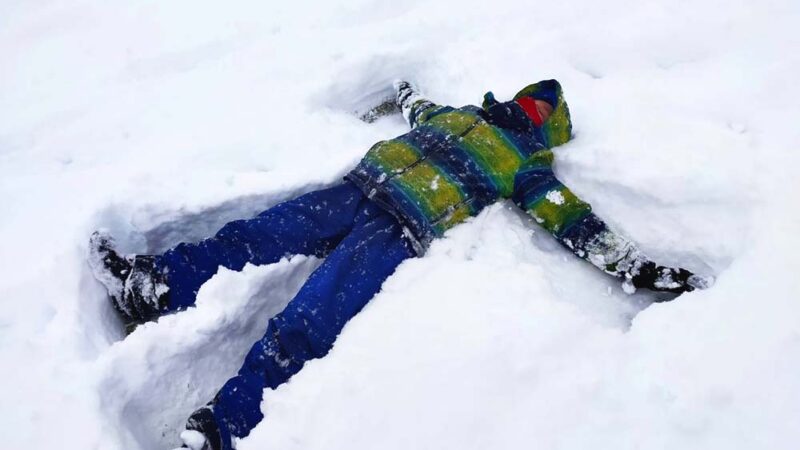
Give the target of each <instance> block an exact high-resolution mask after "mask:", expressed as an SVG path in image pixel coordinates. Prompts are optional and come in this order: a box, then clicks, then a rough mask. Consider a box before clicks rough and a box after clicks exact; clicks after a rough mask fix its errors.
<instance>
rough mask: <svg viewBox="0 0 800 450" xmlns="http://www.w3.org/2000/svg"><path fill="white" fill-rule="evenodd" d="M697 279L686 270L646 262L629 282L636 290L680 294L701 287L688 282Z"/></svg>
mask: <svg viewBox="0 0 800 450" xmlns="http://www.w3.org/2000/svg"><path fill="white" fill-rule="evenodd" d="M697 278H699V277H697V276H696V275H694V274H693V273H692V272H689V271H688V270H686V269H680V268H677V269H674V268H672V267H664V266H657V265H656V264H655V263H654V262H652V261H647V262H645V263H643V264H641V265H640V266H639V267H638V271H637V273H636V274H635V275H633V277H632V278H631V282H632V283H633V285H634V286H635V287H636V288H645V289H650V290H652V291H663V292H673V293H675V294H681V293H684V292H690V291H693V290H694V288H695V287H701V286H696V285H695V283H691V282H689V280H690V279H697Z"/></svg>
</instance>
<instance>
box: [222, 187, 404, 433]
mask: <svg viewBox="0 0 800 450" xmlns="http://www.w3.org/2000/svg"><path fill="white" fill-rule="evenodd" d="M414 255H415V253H414V251H413V250H412V247H411V245H410V243H409V242H408V241H407V240H406V238H405V237H404V236H403V231H402V227H401V226H400V224H399V223H398V222H397V220H396V219H395V218H394V217H392V216H391V215H389V214H388V213H386V212H385V211H383V210H382V209H381V208H379V207H378V206H376V205H375V204H373V203H372V202H368V203H367V205H366V206H365V207H364V208H362V209H361V211H359V216H358V218H357V219H356V225H355V226H354V228H353V230H352V231H351V233H350V234H349V235H348V236H347V237H345V238H344V240H343V241H342V242H341V243H340V244H339V246H338V247H336V249H335V250H334V251H333V252H332V253H331V254H330V255H329V256H328V257H327V259H326V260H325V262H324V263H323V264H322V265H321V266H320V267H319V268H317V270H316V271H315V272H314V273H313V274H312V275H311V276H310V277H309V279H308V281H307V282H306V283H305V285H303V287H302V288H301V289H300V291H299V292H298V293H297V295H296V296H295V297H294V299H292V301H291V302H289V304H288V305H287V307H286V309H285V310H284V311H283V312H281V313H280V314H278V315H276V316H275V317H273V318H272V319H271V320H270V321H269V323H268V326H267V332H266V334H265V335H264V337H263V338H262V339H261V340H259V341H258V342H256V343H255V344H254V345H253V347H252V349H251V350H250V352H249V353H248V355H247V357H246V358H245V361H244V364H243V365H242V368H241V369H240V370H239V373H238V374H237V375H236V376H235V377H233V378H231V379H230V380H228V382H226V383H225V385H224V386H223V387H222V389H221V390H220V391H219V393H218V394H217V396H216V397H215V399H214V401H213V402H212V403H213V413H214V416H215V419H216V421H217V424H218V425H219V426H220V429H222V430H224V432H228V431H229V432H230V433H232V434H233V435H234V436H237V437H244V436H247V435H248V434H249V433H250V430H252V429H253V427H255V426H256V424H258V422H260V421H261V419H262V418H263V415H262V413H261V408H260V405H261V400H262V395H263V391H264V388H266V387H269V388H275V387H277V386H278V385H280V384H282V383H284V382H285V381H286V380H288V379H289V377H291V376H292V375H294V374H295V373H297V372H298V371H299V370H300V369H301V368H302V367H303V364H304V363H305V362H306V361H308V360H310V359H314V358H320V357H322V356H324V355H325V354H327V353H328V351H329V350H330V348H331V347H332V346H333V343H334V341H335V339H336V337H337V336H338V334H339V332H340V331H341V330H342V327H344V325H345V323H346V322H347V321H348V320H349V319H350V318H351V317H353V316H354V315H355V314H356V313H358V312H359V311H360V310H361V309H362V308H363V307H364V305H366V304H367V302H369V300H370V299H371V298H372V297H373V296H374V295H375V294H376V293H377V292H378V291H379V290H380V287H381V285H382V284H383V282H384V281H385V280H386V278H388V277H389V275H391V274H392V273H393V272H394V270H395V268H397V266H398V265H399V264H400V263H401V262H402V261H403V260H405V259H407V258H410V257H412V256H414Z"/></svg>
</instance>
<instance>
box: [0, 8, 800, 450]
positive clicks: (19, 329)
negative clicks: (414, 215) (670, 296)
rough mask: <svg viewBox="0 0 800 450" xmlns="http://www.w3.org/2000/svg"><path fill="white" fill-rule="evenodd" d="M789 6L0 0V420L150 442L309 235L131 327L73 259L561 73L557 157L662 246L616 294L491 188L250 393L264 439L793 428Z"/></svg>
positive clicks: (234, 205)
mask: <svg viewBox="0 0 800 450" xmlns="http://www.w3.org/2000/svg"><path fill="white" fill-rule="evenodd" d="M799 21H800V4H799V3H798V2H796V1H792V0H770V1H765V2H758V3H756V2H723V1H720V0H696V1H692V2H684V1H669V2H667V1H663V2H662V1H653V2H634V1H629V0H609V1H605V2H595V1H589V0H579V1H574V2H539V1H536V2H525V3H523V2H518V1H511V0H497V1H492V2H485V1H473V0H466V1H459V2H455V1H452V0H447V1H441V2H421V1H417V0H412V1H409V2H404V3H403V5H402V7H398V4H396V3H395V2H381V1H377V0H355V1H351V2H338V1H331V2H317V3H315V4H314V5H313V8H311V7H309V6H308V5H307V4H304V3H298V2H294V3H292V2H288V3H287V2H283V3H280V4H278V3H264V2H256V1H252V0H251V1H236V2H228V3H225V4H224V5H222V4H220V3H218V2H203V1H200V2H197V1H191V2H190V1H187V0H176V1H172V2H145V1H142V0H131V1H128V2H124V3H119V2H113V3H112V2H99V1H95V2H89V1H79V2H66V1H63V0H46V1H33V2H4V3H3V5H2V6H0V62H1V63H2V67H3V70H2V71H0V235H2V236H3V238H2V245H0V252H2V254H0V256H2V257H0V274H2V275H0V299H1V300H2V308H0V364H2V367H1V369H2V370H0V381H1V382H2V383H0V386H2V389H3V391H2V397H3V401H2V402H0V419H2V420H0V434H2V436H3V448H9V449H23V448H24V449H44V448H49V449H60V450H85V449H104V450H117V449H120V450H122V449H124V450H139V449H148V450H150V449H158V448H164V449H169V448H172V447H174V446H176V445H177V444H178V443H179V436H178V435H179V433H180V432H181V431H182V426H183V423H184V421H185V420H186V418H187V417H188V415H189V414H190V413H191V411H192V410H193V409H194V408H196V407H198V406H200V405H202V404H204V403H205V402H206V401H208V400H209V399H210V398H211V396H212V395H213V394H214V392H215V391H216V390H217V389H218V388H219V387H220V386H221V385H222V383H223V382H224V381H225V380H226V379H227V378H228V377H229V376H230V375H232V374H233V373H234V372H235V371H236V370H237V368H238V366H239V364H240V362H241V360H242V358H243V356H244V354H245V352H246V351H247V350H248V349H249V347H250V345H251V343H252V342H253V341H254V340H255V339H257V338H258V337H260V336H261V334H262V333H263V330H264V327H265V325H266V321H267V319H268V317H270V316H271V315H272V314H274V313H275V312H276V311H278V310H279V309H280V308H281V307H282V305H283V304H284V303H285V302H286V301H288V300H289V299H290V298H291V296H292V294H293V293H294V292H295V291H296V289H297V288H298V287H299V285H300V284H301V283H302V282H303V280H304V279H305V277H306V276H307V275H308V274H309V273H310V272H311V271H312V270H313V268H314V267H315V266H316V264H317V263H318V261H316V260H314V259H310V258H305V257H296V258H293V259H291V260H286V261H282V262H280V263H277V264H274V265H271V266H266V267H252V266H248V267H246V268H245V270H244V271H242V272H241V273H234V272H230V271H226V270H221V271H220V272H219V274H218V275H217V276H216V277H214V278H213V279H212V280H210V281H209V282H208V283H207V284H206V285H205V286H204V287H203V288H202V289H201V291H200V293H199V297H198V307H197V308H192V309H190V310H187V311H185V312H182V313H180V314H176V315H172V316H167V317H163V318H161V319H160V320H159V321H158V322H157V323H150V324H147V325H144V326H141V327H139V328H137V329H136V331H134V332H133V333H132V334H131V335H130V336H128V337H127V338H125V339H123V330H122V325H121V323H120V322H119V320H118V319H117V318H116V316H115V315H114V314H115V313H114V311H113V310H112V308H111V305H110V304H109V302H108V299H107V297H106V293H105V289H104V288H103V286H102V285H101V284H100V283H99V282H97V281H96V280H95V279H94V277H93V276H92V274H91V272H90V269H89V266H88V264H87V263H86V252H87V239H88V237H89V235H90V233H91V232H92V231H93V230H95V229H98V228H100V227H105V228H108V229H109V231H110V232H111V233H112V234H113V235H114V236H115V237H116V238H117V240H118V243H119V246H120V247H121V250H123V251H124V252H129V253H146V252H158V251H163V250H164V249H166V248H169V247H170V246H172V245H175V244H176V243H178V242H181V241H196V240H198V239H201V238H203V237H205V236H208V235H210V234H212V233H213V232H214V231H216V229H217V228H219V227H220V226H221V225H222V224H223V223H225V222H226V221H228V220H232V219H235V218H241V217H248V216H252V215H253V214H255V213H257V212H259V211H261V210H263V209H265V208H267V207H269V206H270V205H273V204H275V203H276V202H279V201H281V200H283V199H287V198H290V197H292V196H294V195H297V194H299V193H302V192H307V191H309V190H312V189H315V188H318V187H321V186H326V185H330V184H332V183H335V182H337V180H339V178H340V177H341V176H342V175H343V174H344V173H346V172H347V170H348V169H350V168H351V167H352V166H353V165H354V164H355V163H356V162H357V161H358V159H359V158H360V157H361V155H363V154H364V152H365V151H366V150H367V149H368V148H369V147H370V146H371V145H372V144H373V143H375V142H377V141H379V140H382V139H387V138H391V137H393V136H396V135H398V134H400V133H403V132H404V131H405V130H406V129H407V125H406V124H405V123H404V121H403V119H402V117H400V115H392V116H388V117H384V118H382V119H379V120H377V121H375V122H374V123H372V124H366V123H364V122H362V121H360V120H358V114H355V113H354V112H363V111H368V110H369V109H370V108H371V107H372V106H374V104H371V103H370V102H371V101H373V100H374V99H382V98H385V95H386V88H387V87H388V86H391V82H392V80H393V79H396V78H402V79H410V80H413V81H415V82H416V84H417V85H419V86H420V87H421V88H422V89H423V90H424V92H425V93H426V94H427V95H428V96H429V97H430V98H431V99H432V100H434V101H437V102H439V103H444V104H454V105H461V104H467V103H473V104H475V103H479V102H480V101H481V98H482V95H483V93H484V92H485V91H487V90H490V89H491V90H492V91H493V92H494V93H495V95H496V96H497V98H498V99H501V100H502V99H508V98H510V97H511V96H512V95H513V94H514V93H515V92H517V90H518V89H520V88H521V87H523V86H524V85H526V84H528V83H531V82H535V81H538V80H541V79H547V78H557V79H558V80H559V81H560V82H561V83H562V85H563V86H564V89H565V94H566V97H567V100H568V101H569V104H570V107H571V112H572V117H573V120H574V123H575V130H574V131H575V139H574V140H573V141H572V142H571V143H569V144H568V145H565V146H563V147H560V148H558V149H557V150H556V151H555V156H556V164H555V167H556V171H557V174H558V176H559V178H560V179H561V180H563V181H564V182H565V184H567V185H568V186H569V187H570V188H571V189H572V190H573V191H574V192H575V193H576V194H577V195H578V196H579V197H581V198H583V199H585V200H587V201H589V202H590V203H591V204H592V206H593V208H594V211H595V212H596V213H597V214H598V215H599V216H600V217H602V218H604V219H605V220H606V221H608V222H609V223H610V224H611V225H612V226H613V227H614V229H615V230H617V231H619V232H621V233H623V234H625V235H626V236H628V237H629V238H631V240H632V241H633V242H636V243H637V244H638V245H640V246H641V249H642V251H643V252H644V253H645V254H646V255H648V256H650V257H652V258H653V259H654V260H656V261H657V262H658V263H659V264H662V265H666V266H683V267H686V268H687V269H690V270H692V271H695V272H697V273H701V274H714V275H716V276H717V282H716V284H715V285H714V287H713V288H711V289H709V290H705V291H694V292H691V293H688V294H685V295H682V296H680V297H679V298H677V300H675V301H673V302H667V303H660V304H651V302H652V301H653V300H654V299H656V297H655V296H656V295H661V294H652V293H648V292H644V291H639V292H637V293H636V294H635V295H632V296H627V295H626V294H625V293H624V292H623V291H622V289H621V287H620V285H619V283H618V282H617V280H614V279H612V278H611V277H609V276H607V275H604V274H602V273H601V272H600V271H598V270H596V269H595V268H594V267H592V266H591V265H590V264H587V263H585V262H584V261H581V260H579V259H578V258H575V257H573V256H572V255H571V254H570V253H569V251H568V250H566V249H564V248H562V247H561V246H560V245H559V244H558V243H557V242H556V241H555V240H554V239H553V238H552V237H550V236H549V235H548V234H547V233H544V232H541V231H540V229H539V228H538V227H537V225H536V223H535V220H533V219H531V218H529V217H527V216H525V215H524V214H522V213H520V212H519V211H517V210H516V209H515V208H514V207H513V205H511V204H510V203H508V202H506V203H499V204H497V205H495V206H493V207H491V208H489V209H488V210H486V211H484V213H482V214H481V215H480V216H478V217H476V218H474V219H473V220H471V221H469V222H468V223H466V224H464V225H462V226H459V227H457V228H456V229H453V230H452V231H451V232H449V233H448V235H447V236H446V238H445V239H443V240H440V241H437V242H435V243H434V245H433V246H432V248H431V249H430V251H429V253H428V254H427V255H426V256H425V257H424V258H420V259H414V260H410V261H407V262H405V263H404V264H402V265H401V266H400V268H399V269H398V271H397V273H396V274H395V275H394V276H393V277H391V278H390V279H389V280H388V281H387V282H386V284H385V285H384V289H383V291H382V292H381V293H380V294H379V295H377V296H376V298H375V299H374V300H373V301H372V302H371V303H370V304H369V305H368V306H367V307H366V308H365V310H364V311H363V312H362V313H361V314H359V315H358V316H357V317H356V318H355V319H354V320H353V321H351V323H349V324H348V325H347V326H346V327H345V329H344V331H343V332H342V334H341V336H340V338H339V340H338V341H337V343H336V345H335V346H334V348H333V350H332V351H331V353H330V354H329V355H328V356H327V357H326V358H324V359H321V360H316V361H313V362H311V363H309V364H307V366H306V367H305V368H304V370H302V371H301V372H300V373H299V374H298V375H297V376H296V377H294V378H293V379H292V380H291V381H290V382H289V383H287V384H285V385H283V386H281V387H279V388H278V389H276V390H274V391H268V392H266V395H265V401H264V403H263V410H264V412H265V414H266V416H267V418H266V419H265V420H264V422H263V423H262V424H261V425H260V426H259V427H257V428H256V429H255V430H254V431H253V433H252V434H251V435H250V436H249V437H248V438H246V439H243V440H241V441H240V442H239V449H240V450H255V449H281V450H292V449H303V450H316V449H325V450H337V449H342V450H344V449H348V450H353V449H356V450H358V449H381V450H392V449H404V450H405V449H409V448H418V449H425V448H436V449H438V450H448V449H458V450H470V449H488V448H491V449H521V448H530V447H531V446H535V447H537V448H543V449H586V448H592V449H612V448H613V449H634V448H635V449H664V448H680V449H720V448H725V449H756V448H770V449H793V448H796V446H797V442H798V441H800V427H798V426H797V424H798V422H800V409H798V406H797V405H798V404H800V382H798V379H797V374H798V373H800V314H798V302H797V292H799V291H800V278H798V277H797V276H796V269H797V262H796V255H798V254H800V201H798V196H799V195H800V194H798V193H800V181H798V180H799V179H798V177H797V171H798V169H799V168H800V164H798V163H800V153H798V150H797V148H798V144H800V131H798V130H800V129H799V128H798V127H797V123H798V119H800V85H799V84H798V83H797V82H796V78H797V73H799V72H800V60H798V58H797V57H796V56H795V55H796V53H797V52H796V49H797V48H798V47H799V46H800V27H798V23H800V22H799Z"/></svg>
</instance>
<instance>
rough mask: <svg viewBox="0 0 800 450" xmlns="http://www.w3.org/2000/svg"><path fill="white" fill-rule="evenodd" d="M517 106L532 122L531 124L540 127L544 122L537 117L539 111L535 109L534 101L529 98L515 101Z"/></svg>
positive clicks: (540, 117)
mask: <svg viewBox="0 0 800 450" xmlns="http://www.w3.org/2000/svg"><path fill="white" fill-rule="evenodd" d="M516 102H517V104H518V105H519V106H521V107H522V110H523V111H525V114H526V115H527V116H528V117H529V118H530V119H531V120H532V121H533V123H534V124H535V125H536V126H537V127H540V126H542V123H544V120H542V116H540V115H539V110H537V109H536V100H534V99H533V98H531V97H521V98H518V99H517V100H516Z"/></svg>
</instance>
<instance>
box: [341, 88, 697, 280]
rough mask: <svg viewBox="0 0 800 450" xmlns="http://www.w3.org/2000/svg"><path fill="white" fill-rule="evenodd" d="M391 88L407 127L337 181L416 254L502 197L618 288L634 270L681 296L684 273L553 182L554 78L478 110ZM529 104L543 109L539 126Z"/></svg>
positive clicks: (558, 96)
mask: <svg viewBox="0 0 800 450" xmlns="http://www.w3.org/2000/svg"><path fill="white" fill-rule="evenodd" d="M396 87H398V104H399V105H400V106H401V108H402V110H403V114H404V115H405V117H406V119H407V120H408V122H409V124H410V125H411V127H412V130H411V131H410V132H408V133H406V134H404V135H402V136H399V137H397V138H394V139H391V140H387V141H382V142H378V143H377V144H375V145H374V146H373V147H372V148H371V149H370V150H369V152H367V154H366V155H365V156H364V158H363V159H362V160H361V162H360V163H359V164H358V166H357V167H356V168H355V169H354V170H352V171H351V172H350V173H349V174H348V175H347V176H346V178H347V179H349V180H351V181H352V182H354V183H355V184H356V185H358V186H359V187H360V188H361V189H362V190H363V191H364V193H365V194H366V195H367V196H368V197H369V198H371V199H372V200H373V201H375V202H377V203H378V204H379V205H381V206H382V207H383V208H385V209H386V210H388V211H389V212H391V213H392V214H393V215H394V216H395V217H397V218H398V220H399V221H400V222H401V223H402V224H403V226H405V227H406V228H407V231H408V233H407V234H408V235H409V237H410V238H411V240H412V241H413V245H414V246H415V249H416V251H417V253H419V254H423V253H424V252H425V250H426V249H427V247H428V246H429V244H430V242H431V241H432V240H433V239H435V238H437V237H440V236H442V234H444V232H445V231H447V230H448V229H450V228H452V227H453V226H455V225H457V224H459V223H461V222H463V221H465V220H466V219H467V218H469V217H472V216H475V215H477V214H478V213H479V212H480V211H481V210H482V209H483V208H485V207H486V206H489V205H491V204H493V203H494V202H496V201H497V200H499V199H504V198H511V199H513V201H514V202H515V203H516V204H517V205H518V206H519V207H520V208H522V209H523V210H525V211H526V212H527V213H529V214H530V215H531V216H532V217H533V218H534V219H535V220H536V222H538V223H539V224H540V225H541V226H542V227H544V228H545V229H546V230H547V231H549V232H550V233H552V234H553V235H554V236H555V237H556V239H558V240H559V242H561V243H562V244H564V245H565V246H566V247H568V248H569V249H570V250H571V251H572V252H573V253H575V254H576V255H578V256H579V257H581V258H584V259H586V260H588V261H589V262H591V263H592V264H594V265H595V266H597V267H599V268H601V269H602V270H604V271H606V272H607V273H609V274H612V275H615V276H619V277H624V278H626V284H623V287H626V290H628V291H632V290H634V286H635V285H636V284H638V283H636V279H635V277H636V276H637V275H638V274H639V272H640V271H641V269H642V268H645V269H647V270H648V271H649V272H650V273H648V274H647V276H648V279H649V281H648V283H647V287H649V288H651V289H654V288H657V286H656V287H653V286H650V284H651V283H650V281H652V280H656V281H657V280H661V281H662V287H663V288H664V289H661V290H670V289H672V288H674V289H676V290H685V289H684V287H685V286H684V285H685V281H686V280H685V278H686V277H688V276H689V275H691V274H690V273H688V272H686V271H683V272H680V271H679V269H668V268H663V267H660V266H658V267H656V266H655V265H654V264H653V263H651V262H649V261H648V260H647V259H646V258H645V257H644V256H643V255H642V254H641V252H640V251H639V250H638V249H637V248H636V246H635V245H633V244H632V243H631V242H630V241H629V240H627V239H626V238H624V237H622V236H619V235H617V234H616V233H614V232H612V231H611V230H609V228H608V227H607V226H606V225H605V223H604V222H603V221H602V220H601V219H600V218H598V217H597V216H595V215H594V214H593V213H592V209H591V207H590V206H589V204H588V203H586V202H584V201H581V200H580V199H579V198H578V197H576V196H575V194H573V193H572V191H570V190H569V189H568V188H567V187H566V186H564V185H563V184H562V183H561V182H560V181H559V180H558V179H557V178H556V176H555V174H554V173H553V170H552V167H551V166H552V163H553V153H552V152H551V151H550V149H551V148H553V147H555V146H558V145H561V144H564V143H566V142H567V141H568V140H569V139H570V137H571V130H572V124H571V122H570V115H569V109H568V107H567V103H566V101H565V100H564V95H563V92H562V89H561V85H560V84H559V83H558V82H557V81H556V80H545V81H541V82H539V83H535V84H532V85H529V86H527V87H525V88H524V89H522V90H521V91H519V92H518V93H517V94H516V95H515V96H514V99H513V100H511V101H508V102H498V101H497V100H495V99H494V95H493V94H492V93H491V92H489V93H487V94H486V95H485V96H484V102H483V107H482V108H479V107H477V106H472V105H470V106H464V107H461V108H453V107H450V106H440V105H436V104H434V103H432V102H431V101H429V100H427V99H425V98H424V97H422V96H421V95H420V94H419V93H418V92H417V91H416V90H415V89H414V88H413V87H412V86H410V85H409V84H408V83H404V82H402V83H401V84H400V85H399V86H396ZM534 100H545V101H547V102H548V103H549V104H550V105H551V106H552V107H553V111H552V113H551V114H550V116H549V118H548V119H547V120H546V121H544V122H542V121H541V118H539V117H538V113H537V112H536V111H535V102H534ZM537 119H538V120H537ZM680 270H682V269H680ZM684 272H685V273H684ZM643 275H644V274H643ZM678 278H681V280H678ZM631 280H633V281H631ZM678 281H680V283H678ZM653 283H655V281H653ZM679 284H680V285H679Z"/></svg>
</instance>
